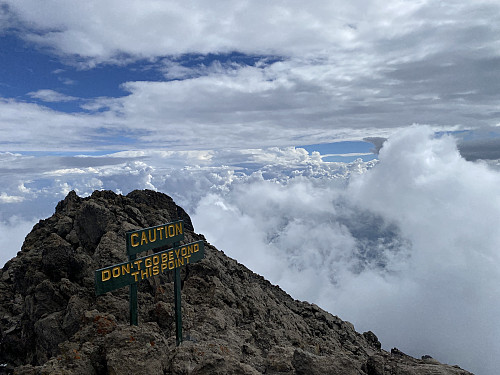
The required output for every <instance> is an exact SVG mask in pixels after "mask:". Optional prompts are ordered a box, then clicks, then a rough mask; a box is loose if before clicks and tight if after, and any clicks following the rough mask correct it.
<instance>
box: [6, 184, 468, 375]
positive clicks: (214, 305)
mask: <svg viewBox="0 0 500 375" xmlns="http://www.w3.org/2000/svg"><path fill="white" fill-rule="evenodd" d="M177 219H183V220H184V223H185V229H186V239H185V242H192V241H196V240H204V237H203V236H201V235H198V234H195V233H194V232H193V226H192V224H191V220H190V218H189V216H188V215H187V214H186V213H185V212H184V210H183V209H182V208H180V207H179V206H177V205H176V204H175V203H174V202H173V200H172V199H171V198H170V197H168V196H166V195H164V194H161V193H156V192H153V191H147V190H146V191H134V192H132V193H130V194H128V195H127V196H121V195H116V194H114V193H112V192H109V191H99V192H95V193H94V194H92V196H90V197H88V198H79V197H78V196H77V195H76V194H75V193H74V192H71V193H70V194H69V195H68V196H67V197H66V198H65V199H64V200H63V201H61V202H60V203H59V204H58V205H57V208H56V212H55V214H54V215H53V216H52V217H50V218H49V219H46V220H42V221H40V222H39V223H38V224H37V225H35V227H34V228H33V230H32V232H31V233H30V234H29V235H28V236H27V237H26V240H25V242H24V245H23V247H22V250H21V252H19V253H18V255H17V257H16V258H14V259H12V260H11V261H9V262H8V263H7V264H6V265H5V267H4V268H3V269H2V270H1V271H0V319H1V320H0V373H3V374H11V373H14V374H26V375H28V374H29V375H39V374H82V375H83V374H96V375H100V374H264V373H265V374H309V375H311V374H312V375H314V374H339V375H340V374H342V375H350V374H352V375H358V374H365V375H384V374H401V375H406V374H408V375H410V374H411V375H418V374H422V375H423V374H450V375H451V374H454V375H459V374H470V373H468V372H467V371H464V370H462V369H460V368H458V367H456V366H448V365H443V364H440V363H439V362H437V361H435V360H433V359H432V358H430V357H428V356H426V357H425V358H424V359H422V360H417V359H414V358H411V357H409V356H407V355H405V354H404V353H402V352H400V351H399V350H397V349H393V350H392V351H391V353H388V352H386V351H384V350H381V345H380V342H379V341H378V339H377V337H376V336H375V334H373V333H372V332H365V333H363V334H359V333H357V332H356V331H355V330H354V327H353V326H352V324H350V323H348V322H345V321H342V320H341V319H340V318H338V317H336V316H333V315H331V314H329V313H327V312H325V311H323V310H321V309H320V308H318V307H317V306H315V305H311V304H309V303H306V302H300V301H296V300H293V299H292V298H291V297H290V296H289V295H287V294H286V293H285V292H284V291H282V290H281V289H280V288H279V287H277V286H273V285H271V284H270V283H269V282H268V281H266V280H265V279H264V278H262V277H261V276H259V275H257V274H255V273H253V272H251V271H250V270H248V269H247V268H245V267H244V266H243V265H241V264H239V263H237V262H236V261H235V260H233V259H231V258H229V257H227V256H225V255H224V253H223V252H221V251H219V250H217V249H216V248H214V247H213V246H211V245H210V244H208V243H207V242H206V241H205V259H204V260H202V261H201V262H198V263H194V264H191V265H189V266H187V267H186V268H184V269H183V270H182V272H181V277H182V280H183V283H182V284H183V285H182V314H183V326H184V339H185V341H184V342H183V343H182V344H181V345H180V346H179V347H176V345H175V330H174V329H175V323H174V301H173V281H172V275H171V274H164V275H161V276H156V277H154V278H150V279H147V280H144V281H142V282H140V283H139V284H138V289H139V293H138V299H139V326H130V325H129V305H128V303H129V295H128V293H129V291H128V287H125V288H122V289H118V290H116V291H113V292H109V293H107V294H105V295H102V296H98V297H96V296H95V285H94V271H95V270H96V269H98V268H102V267H105V266H109V265H113V264H115V263H120V262H123V261H126V260H127V257H126V251H125V233H126V232H127V231H130V230H136V229H141V228H145V227H150V226H155V225H160V224H163V223H167V222H170V221H175V220H177Z"/></svg>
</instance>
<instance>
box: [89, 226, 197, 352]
mask: <svg viewBox="0 0 500 375" xmlns="http://www.w3.org/2000/svg"><path fill="white" fill-rule="evenodd" d="M183 240H184V222H183V221H182V220H178V221H174V222H171V223H167V224H162V225H158V226H156V227H150V228H146V229H140V230H136V231H133V232H127V235H126V243H127V254H128V262H124V263H120V264H115V265H113V266H109V267H105V268H101V269H99V270H97V271H95V288H96V294H97V295H101V294H104V293H106V292H110V291H112V290H115V289H118V288H121V287H124V286H127V285H128V286H129V287H130V324H131V325H137V324H138V317H137V315H138V314H137V283H138V282H139V281H141V280H146V279H148V278H150V277H153V276H157V275H159V274H161V273H165V272H167V271H173V272H174V302H175V303H174V306H175V337H176V343H177V345H180V343H181V342H182V315H181V276H180V275H181V273H180V267H182V266H185V265H188V264H191V263H194V262H198V261H200V260H202V259H203V257H204V256H205V247H204V244H203V241H196V242H192V243H188V244H186V245H182V246H181V245H180V241H183ZM170 244H173V248H171V249H168V250H162V251H159V252H157V253H155V254H152V255H148V256H145V257H142V258H137V254H138V253H140V252H142V251H147V250H154V249H160V250H161V248H162V247H164V246H166V245H170Z"/></svg>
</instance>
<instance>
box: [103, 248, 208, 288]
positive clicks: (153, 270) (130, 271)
mask: <svg viewBox="0 0 500 375" xmlns="http://www.w3.org/2000/svg"><path fill="white" fill-rule="evenodd" d="M204 255H205V248H204V245H203V241H197V242H192V243H189V244H186V245H182V246H178V247H174V248H172V249H168V250H164V251H161V252H158V253H155V254H152V255H148V256H145V257H142V258H137V259H133V260H130V261H128V262H124V263H120V264H115V265H113V266H109V267H106V268H101V269H99V270H97V271H95V285H96V294H97V295H101V294H103V293H106V292H110V291H112V290H115V289H118V288H121V287H124V286H127V285H132V284H135V283H137V282H139V281H141V280H146V279H148V278H150V277H153V276H157V275H159V274H160V273H165V272H167V271H173V270H175V269H176V268H179V267H182V266H185V265H188V264H191V263H195V262H198V261H200V260H201V259H203V257H204Z"/></svg>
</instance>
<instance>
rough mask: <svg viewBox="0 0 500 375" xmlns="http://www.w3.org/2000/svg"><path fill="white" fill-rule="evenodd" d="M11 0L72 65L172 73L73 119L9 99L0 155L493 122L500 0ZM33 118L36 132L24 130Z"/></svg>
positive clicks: (327, 137) (308, 138) (23, 26)
mask: <svg viewBox="0 0 500 375" xmlns="http://www.w3.org/2000/svg"><path fill="white" fill-rule="evenodd" d="M6 4H8V7H3V8H2V10H3V13H4V14H8V15H9V17H10V18H9V19H12V20H16V27H15V28H13V29H12V30H14V29H15V30H16V35H17V36H18V37H20V38H23V39H24V40H29V41H31V42H30V43H31V44H29V45H34V46H35V47H36V48H39V47H49V50H50V51H51V52H52V53H55V54H56V55H57V56H59V58H60V61H62V62H64V63H66V64H68V65H71V64H72V61H73V63H74V64H76V65H77V66H78V67H79V68H84V69H89V70H92V68H94V67H96V66H98V65H99V64H101V66H102V67H103V66H106V67H110V66H112V65H120V66H125V65H127V64H130V63H132V62H135V63H137V64H138V66H144V65H147V66H148V69H156V70H157V71H158V74H160V75H161V74H162V75H163V77H164V79H165V81H157V82H151V81H146V80H143V81H130V82H124V83H123V85H122V86H121V88H122V89H123V90H125V91H126V93H127V94H126V95H124V96H123V97H116V98H114V97H105V96H103V95H101V93H99V92H95V97H94V98H91V99H90V100H89V101H86V102H85V103H83V104H82V106H81V108H82V112H83V113H75V114H71V115H69V114H65V113H61V112H57V111H53V110H49V109H48V108H46V107H44V106H35V105H29V104H27V103H23V102H20V101H17V100H14V99H11V100H4V101H3V102H2V103H0V107H2V108H1V109H2V115H1V117H0V132H2V131H6V130H4V129H8V130H9V131H15V133H14V137H11V138H14V139H16V140H18V141H14V142H12V141H11V142H9V143H4V144H2V146H3V149H8V150H21V149H24V150H26V149H60V148H65V147H66V148H77V149H89V148H98V149H109V150H125V149H131V148H133V149H145V148H157V149H158V148H162V149H176V150H181V149H182V150H193V149H222V148H228V147H240V148H261V147H270V146H296V145H297V144H313V143H319V142H331V141H334V140H339V139H344V140H345V139H362V138H364V137H383V138H387V137H389V136H390V135H391V134H394V132H395V131H396V130H397V129H399V128H402V127H405V126H408V125H410V124H428V125H431V126H433V127H434V129H435V130H463V129H477V128H486V127H490V126H495V125H496V124H497V123H498V108H497V103H498V93H499V92H500V86H499V82H500V77H499V72H498V69H496V66H498V48H497V47H498V38H497V35H498V33H499V31H500V29H499V28H500V26H498V25H500V19H499V17H500V16H499V15H500V11H499V10H500V9H499V5H498V3H497V2H495V1H490V0H482V1H475V2H473V3H470V4H469V3H467V4H462V3H458V2H456V1H445V2H443V3H440V4H439V5H435V4H433V3H431V2H415V3H412V4H411V5H410V4H408V3H407V2H403V3H402V2H400V1H396V0H394V1H375V2H371V3H370V4H366V2H360V1H354V2H349V3H346V2H327V1H319V0H318V1H312V2H308V3H307V4H303V3H301V2H296V1H291V2H290V1H288V2H272V3H269V2H266V1H256V2H251V3H248V4H236V3H235V4H231V5H227V4H226V5H225V6H221V5H220V4H216V5H214V4H210V5H209V6H207V5H206V3H205V2H200V1H192V2H170V3H169V4H162V3H158V2H157V1H137V0H129V1H125V2H124V1H121V2H120V3H118V2H116V1H108V2H100V1H87V2H85V3H84V4H78V5H75V4H69V3H68V2H66V1H61V0H57V1H56V0H54V1H52V2H50V3H48V4H45V5H44V6H43V7H41V6H40V5H39V3H38V2H37V1H34V0H19V1H18V0H15V1H10V0H8V1H7V2H6ZM5 17H6V16H5ZM89 20H92V22H90V21H89ZM12 32H13V31H12ZM262 35H265V36H266V37H264V38H263V37H262ZM39 50H40V49H39ZM41 51H47V49H41ZM235 52H236V53H235ZM235 56H239V58H235ZM134 68H136V66H134ZM73 70H74V67H73V68H72V67H68V69H66V71H65V72H64V79H69V80H71V79H72V78H73V77H72V76H70V73H71V72H72V71H73ZM58 72H61V69H59V70H58ZM457 77H460V78H459V79H457ZM60 78H61V79H62V78H63V77H60ZM70 82H71V81H67V83H70ZM74 86H75V87H74V89H75V90H77V87H78V84H75V85H74ZM71 89H73V87H71ZM32 95H35V96H36V97H39V98H41V99H43V100H48V101H49V102H50V101H52V102H53V101H61V100H69V99H70V98H71V97H69V96H61V95H62V94H61V95H59V94H57V92H56V91H43V90H40V91H34V92H32ZM77 96H78V95H77ZM3 112H12V113H13V114H15V115H13V116H10V117H6V116H5V115H4V114H3ZM26 113H30V114H31V115H30V116H28V117H27V116H26ZM12 119H22V124H23V126H17V124H19V122H20V121H19V120H18V121H15V120H12ZM62 122H64V124H65V126H64V127H63V126H62V124H61V123H62ZM52 124H56V125H55V126H54V125H52ZM58 124H61V126H57V125H58ZM40 127H43V129H44V132H43V134H40V136H39V137H38V136H37V137H30V136H29V135H28V134H26V132H23V131H22V129H23V128H30V129H37V128H40ZM52 129H53V130H52ZM69 129H74V130H75V131H74V132H70V130H69ZM61 135H62V136H61ZM2 139H3V138H2ZM64 140H67V141H68V142H70V143H71V145H69V146H67V143H68V142H64ZM23 147H24V148H23Z"/></svg>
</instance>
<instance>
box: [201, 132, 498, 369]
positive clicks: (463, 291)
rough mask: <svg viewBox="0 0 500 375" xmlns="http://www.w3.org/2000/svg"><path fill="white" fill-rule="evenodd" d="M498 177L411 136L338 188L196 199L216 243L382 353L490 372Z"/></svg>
mask: <svg viewBox="0 0 500 375" xmlns="http://www.w3.org/2000/svg"><path fill="white" fill-rule="evenodd" d="M499 183H500V174H499V173H498V172H494V171H492V170H491V169H488V168H487V167H486V166H484V165H481V164H474V163H471V162H467V161H465V160H464V159H462V158H461V157H460V155H459V153H458V151H457V148H456V144H455V141H454V140H453V139H452V138H449V137H442V138H439V139H435V138H433V137H432V136H431V132H430V131H429V129H417V128H413V129H410V130H408V131H406V132H403V133H402V134H400V135H399V136H397V137H393V138H391V139H390V140H389V141H387V142H386V144H385V145H384V147H383V148H382V150H381V152H380V163H379V164H378V165H377V166H376V167H374V168H373V169H371V170H369V171H367V172H366V173H363V174H360V175H357V176H355V177H352V178H351V179H350V182H349V184H348V185H347V187H343V188H340V187H339V185H335V184H331V183H330V182H328V183H318V181H315V180H314V179H302V178H297V179H295V178H292V179H290V180H289V181H288V182H287V183H286V184H276V183H274V182H272V181H263V180H261V181H255V182H253V183H248V184H247V185H246V186H241V187H238V188H236V189H234V190H231V191H229V192H227V193H224V194H211V195H209V196H207V197H205V198H204V199H202V201H201V202H200V204H199V206H198V209H197V214H196V215H195V216H194V223H195V226H196V228H197V230H199V231H201V232H203V233H204V234H205V235H206V236H207V238H208V239H209V240H210V241H211V242H213V243H214V244H215V245H216V246H218V247H220V248H221V249H223V250H224V251H225V252H226V253H228V254H229V255H230V256H233V257H235V258H236V259H238V260H239V261H241V262H242V263H243V264H246V265H248V266H249V267H250V268H251V269H253V270H255V271H256V272H258V273H261V274H264V275H265V276H266V277H267V278H269V279H270V280H271V281H272V282H274V283H276V284H279V285H280V286H282V287H283V288H284V289H285V290H287V291H288V292H289V293H291V294H292V296H294V297H295V298H299V299H306V300H308V301H312V302H315V303H317V304H319V305H320V306H322V307H324V308H326V309H327V310H328V311H330V312H332V313H334V314H338V315H340V316H341V317H344V318H346V319H348V320H351V321H352V322H354V323H355V325H356V327H357V328H358V329H360V330H368V329H371V330H374V331H375V332H376V333H377V334H378V335H379V337H380V338H381V341H382V342H383V343H384V344H385V345H390V346H397V347H398V348H399V349H401V350H403V351H406V352H408V353H410V354H413V355H415V356H421V355H424V354H431V355H433V356H434V357H435V358H437V359H439V360H441V361H444V362H448V363H452V364H453V363H458V364H460V365H461V366H462V367H464V368H467V369H470V370H472V371H474V372H476V373H478V374H491V375H493V374H494V373H495V371H496V369H497V368H498V358H500V357H499V354H500V345H499V344H498V340H496V338H497V337H498V335H499V333H500V332H499V327H498V325H497V324H495V321H496V317H497V316H498V314H499V313H500V298H498V293H497V291H498V285H499V282H500V254H499V251H498V249H499V248H500V235H499V234H498V230H497V227H498V224H499V223H500V194H499V192H498V186H499Z"/></svg>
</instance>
